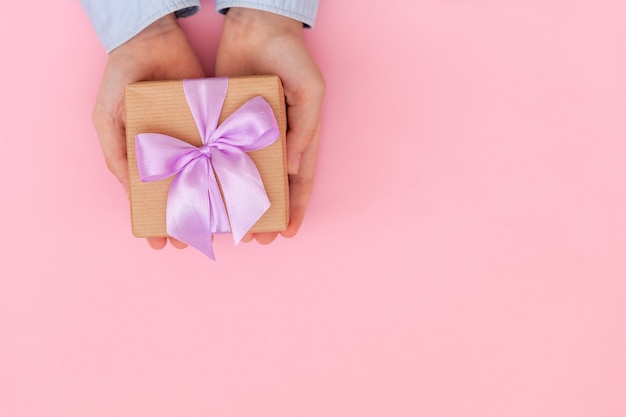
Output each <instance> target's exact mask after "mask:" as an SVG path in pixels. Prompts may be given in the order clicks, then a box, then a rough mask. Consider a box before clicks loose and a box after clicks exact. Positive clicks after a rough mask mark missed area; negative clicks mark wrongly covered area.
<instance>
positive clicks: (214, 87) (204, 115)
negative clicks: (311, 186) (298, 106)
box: [135, 77, 280, 260]
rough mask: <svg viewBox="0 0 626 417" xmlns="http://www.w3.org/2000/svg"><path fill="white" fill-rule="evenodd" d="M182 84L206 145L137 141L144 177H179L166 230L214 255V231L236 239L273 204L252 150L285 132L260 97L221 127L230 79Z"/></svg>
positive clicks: (155, 136) (150, 137)
mask: <svg viewBox="0 0 626 417" xmlns="http://www.w3.org/2000/svg"><path fill="white" fill-rule="evenodd" d="M183 89H184V92H185V97H186V99H187V103H188V105H189V108H190V110H191V113H192V115H193V118H194V120H195V122H196V126H197V127H198V131H199V133H200V137H201V138H202V146H200V147H199V148H198V147H195V146H193V145H191V144H189V143H187V142H184V141H182V140H180V139H177V138H173V137H171V136H167V135H163V134H159V133H141V134H139V135H137V136H136V142H135V146H136V154H137V168H138V171H139V177H140V179H141V181H144V182H150V181H159V180H162V179H165V178H168V177H171V176H173V175H175V178H174V180H173V181H172V184H171V185H170V189H169V192H168V196H167V209H166V222H167V233H168V234H169V235H170V236H172V237H174V238H176V239H178V240H180V241H182V242H185V243H186V244H188V245H190V246H193V247H195V248H196V249H198V250H200V251H201V252H203V253H204V254H206V255H207V256H208V257H210V258H211V259H213V260H215V255H214V253H213V245H212V235H213V234H215V233H228V232H232V234H233V239H234V241H235V244H237V243H239V241H240V240H241V238H242V237H243V236H244V235H245V234H246V233H247V232H248V230H249V229H250V228H251V227H252V226H253V225H254V224H255V223H256V222H257V220H258V219H259V218H260V217H261V216H262V215H263V213H265V212H266V211H267V209H268V208H269V207H270V201H269V199H268V197H267V194H266V192H265V187H264V186H263V181H262V179H261V175H260V174H259V171H258V170H257V168H256V165H255V164H254V162H253V161H252V159H250V157H249V156H248V155H246V152H249V151H254V150H258V149H261V148H264V147H266V146H268V145H271V144H272V143H274V142H275V141H276V139H278V137H279V136H280V131H279V130H278V124H277V122H276V118H275V116H274V112H273V111H272V108H271V107H270V105H269V104H268V103H267V101H265V100H264V99H263V98H262V97H260V96H258V97H255V98H253V99H251V100H249V101H248V102H246V103H245V104H243V105H242V106H241V107H240V108H239V109H237V110H236V111H235V112H234V113H233V114H231V115H230V116H229V117H228V118H227V119H226V120H224V122H223V123H222V124H221V125H220V126H219V127H218V125H217V123H218V120H219V116H220V112H221V110H222V105H223V104H224V99H225V98H226V91H227V90H228V78H225V77H222V78H211V79H198V80H184V81H183ZM216 175H217V177H219V180H220V185H221V187H222V193H223V195H224V200H222V196H221V194H220V188H219V186H218V183H217V178H216ZM224 203H226V204H224ZM226 207H228V210H227V209H226ZM229 220H230V221H229Z"/></svg>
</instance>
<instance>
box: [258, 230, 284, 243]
mask: <svg viewBox="0 0 626 417" xmlns="http://www.w3.org/2000/svg"><path fill="white" fill-rule="evenodd" d="M276 236H278V233H269V232H268V233H255V234H254V238H255V239H256V241H257V242H259V243H260V244H262V245H269V244H270V243H272V242H273V241H274V240H275V239H276Z"/></svg>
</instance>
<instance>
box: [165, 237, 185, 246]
mask: <svg viewBox="0 0 626 417" xmlns="http://www.w3.org/2000/svg"><path fill="white" fill-rule="evenodd" d="M168 239H169V241H170V243H171V244H172V246H174V247H175V248H176V249H185V248H186V247H187V246H188V245H187V244H186V243H184V242H181V241H180V240H178V239H176V238H173V237H171V236H170V237H169V238H168Z"/></svg>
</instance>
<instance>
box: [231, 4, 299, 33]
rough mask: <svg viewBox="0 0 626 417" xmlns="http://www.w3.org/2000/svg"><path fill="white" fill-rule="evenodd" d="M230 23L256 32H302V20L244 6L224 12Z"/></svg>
mask: <svg viewBox="0 0 626 417" xmlns="http://www.w3.org/2000/svg"><path fill="white" fill-rule="evenodd" d="M226 19H227V20H229V22H230V23H233V24H235V25H238V26H240V27H242V28H248V29H250V30H253V31H255V32H257V31H258V30H264V31H270V30H272V31H276V30H282V31H292V32H294V33H301V32H302V22H300V21H298V20H295V19H292V18H290V17H287V16H283V15H280V14H277V13H272V12H267V11H264V10H257V9H250V8H246V7H231V8H230V9H229V10H228V13H227V14H226Z"/></svg>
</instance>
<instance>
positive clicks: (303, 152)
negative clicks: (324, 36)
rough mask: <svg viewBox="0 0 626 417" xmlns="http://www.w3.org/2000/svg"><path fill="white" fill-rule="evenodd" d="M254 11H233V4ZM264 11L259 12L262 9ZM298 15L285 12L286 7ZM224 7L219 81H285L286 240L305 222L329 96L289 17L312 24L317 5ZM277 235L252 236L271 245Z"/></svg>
mask: <svg viewBox="0 0 626 417" xmlns="http://www.w3.org/2000/svg"><path fill="white" fill-rule="evenodd" d="M253 3H254V6H250V7H254V8H247V6H246V8H240V7H234V5H235V4H246V5H251V4H253ZM275 3H280V4H281V5H282V6H283V7H282V8H281V13H280V14H275V13H273V12H272V13H268V12H267V11H265V10H268V9H270V7H269V6H268V4H275ZM260 4H261V5H262V6H259V7H260V10H259V9H257V8H256V7H257V6H258V5H260ZM288 4H289V5H292V6H294V7H295V6H298V7H300V8H299V9H298V8H296V9H293V8H292V9H290V10H287V9H286V6H287V5H288ZM216 5H217V6H218V7H220V6H227V5H228V6H232V7H231V8H230V10H229V11H228V13H227V15H226V18H225V20H224V26H223V29H222V37H221V40H220V44H219V48H218V52H217V63H216V70H215V72H216V75H217V76H220V75H229V76H236V75H254V74H276V75H278V76H279V77H280V78H281V79H282V81H283V86H284V89H285V97H286V101H287V125H288V131H287V165H288V170H289V190H290V221H289V226H288V227H287V230H286V231H284V232H282V233H281V234H282V236H283V237H292V236H294V235H295V234H296V233H297V232H298V229H299V228H300V226H301V224H302V221H303V219H304V214H305V211H306V207H307V205H308V201H309V198H310V196H311V191H312V189H313V179H314V176H315V164H316V157H317V147H318V143H319V134H320V123H321V119H320V110H321V104H322V99H323V97H324V93H325V89H326V86H325V83H324V79H323V77H322V74H321V72H320V71H319V69H318V68H317V66H316V64H315V62H314V61H313V59H312V57H311V56H310V54H309V52H308V50H307V47H306V45H305V43H304V39H303V36H302V31H303V24H302V23H303V22H302V20H294V19H293V18H291V17H289V16H292V15H293V14H294V10H296V11H297V13H296V14H297V15H301V14H302V13H304V12H305V11H308V12H309V15H308V17H307V18H306V20H305V23H306V22H309V23H310V24H313V21H314V18H315V12H316V10H317V2H316V1H309V2H306V1H299V2H298V1H283V2H277V1H261V0H258V1H226V0H218V1H217V2H216ZM276 236H277V233H258V234H256V235H254V236H253V235H248V236H246V237H245V238H244V239H243V240H244V241H250V240H252V239H253V238H256V240H257V241H259V242H260V243H270V242H272V241H273V240H274V239H275V238H276Z"/></svg>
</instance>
